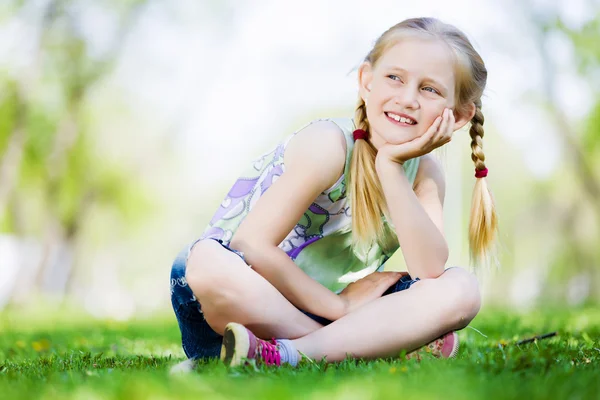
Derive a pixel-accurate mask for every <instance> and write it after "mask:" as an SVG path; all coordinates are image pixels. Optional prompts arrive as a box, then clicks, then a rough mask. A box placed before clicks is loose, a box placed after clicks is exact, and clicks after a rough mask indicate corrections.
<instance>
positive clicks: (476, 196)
mask: <svg viewBox="0 0 600 400" xmlns="http://www.w3.org/2000/svg"><path fill="white" fill-rule="evenodd" d="M475 107H476V109H475V115H474V116H473V118H472V119H471V128H470V129H469V135H470V136H471V159H472V160H473V162H474V163H475V170H476V171H481V170H484V169H486V166H485V154H484V153H483V122H484V118H483V113H482V112H481V100H478V101H476V102H475ZM497 229H498V217H497V215H496V207H495V206H494V199H493V197H492V193H491V192H490V191H489V188H488V186H487V181H486V179H484V178H477V180H476V182H475V187H474V188H473V199H472V201H471V218H470V222H469V248H470V253H471V260H472V262H475V263H476V264H477V263H479V262H488V261H490V260H493V259H495V254H493V252H494V249H492V248H491V247H492V245H493V244H494V241H495V238H496V232H497ZM490 250H491V251H490Z"/></svg>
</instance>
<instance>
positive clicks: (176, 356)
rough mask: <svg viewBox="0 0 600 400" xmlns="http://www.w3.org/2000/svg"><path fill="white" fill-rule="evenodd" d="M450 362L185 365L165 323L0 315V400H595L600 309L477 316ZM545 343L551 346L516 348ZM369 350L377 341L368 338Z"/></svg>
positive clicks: (599, 386) (159, 319)
mask: <svg viewBox="0 0 600 400" xmlns="http://www.w3.org/2000/svg"><path fill="white" fill-rule="evenodd" d="M471 326H472V327H474V328H477V330H478V331H479V332H480V333H479V332H477V331H475V330H473V329H469V328H467V329H465V330H462V331H461V332H460V333H459V335H460V338H461V351H460V353H459V355H458V357H457V358H456V359H452V360H438V359H433V358H429V357H426V358H425V359H423V360H422V361H420V362H418V361H416V360H410V361H402V360H399V359H396V360H379V361H369V362H367V361H360V360H347V361H344V362H342V363H339V364H325V363H314V364H311V363H307V364H305V365H302V366H301V367H300V368H298V369H292V368H289V367H286V368H281V369H273V368H265V367H262V366H260V367H256V366H252V365H250V366H246V367H243V368H236V369H228V368H226V367H225V366H223V365H221V364H220V363H219V362H216V361H214V362H209V363H204V364H200V365H199V366H198V367H197V369H196V370H195V371H194V372H192V373H189V374H175V375H173V374H170V373H169V369H170V368H171V367H172V366H173V365H174V364H176V363H177V362H179V361H181V360H183V359H184V355H183V352H182V350H181V348H180V345H179V331H178V328H177V324H176V321H175V319H174V317H172V316H171V315H160V316H155V317H153V318H152V319H145V320H136V321H129V322H115V321H98V320H94V319H91V318H90V317H86V316H83V315H81V314H79V313H77V312H70V311H69V312H66V311H65V312H62V313H48V312H44V313H42V312H38V313H37V314H31V313H23V312H19V313H17V312H11V313H8V312H5V313H3V314H0V398H1V399H13V398H14V399H16V398H28V399H29V398H43V399H48V398H60V399H71V398H73V399H75V398H77V399H128V400H129V399H137V398H152V399H168V398H195V399H200V398H211V399H212V398H214V399H224V398H255V399H279V398H286V399H287V398H310V399H335V398H343V399H378V398H398V399H413V398H414V399H440V398H443V399H452V398H455V399H482V398H483V399H496V398H499V399H500V398H506V399H515V398H519V399H520V398H523V399H527V400H533V399H557V398H569V399H591V398H595V399H600V309H598V308H593V307H588V308H582V309H577V310H554V311H550V310H543V311H539V310H538V311H535V312H528V313H527V314H524V315H517V314H515V313H510V312H507V311H499V310H492V309H484V311H483V312H482V313H481V314H480V315H479V316H478V317H477V318H476V319H475V320H474V321H473V322H472V323H471ZM549 332H557V333H558V334H557V335H556V336H554V337H551V338H548V339H543V340H535V341H531V342H529V343H526V344H517V342H519V341H520V340H523V339H527V338H530V337H533V336H536V335H541V334H545V333H549ZM373 340H377V339H376V338H373Z"/></svg>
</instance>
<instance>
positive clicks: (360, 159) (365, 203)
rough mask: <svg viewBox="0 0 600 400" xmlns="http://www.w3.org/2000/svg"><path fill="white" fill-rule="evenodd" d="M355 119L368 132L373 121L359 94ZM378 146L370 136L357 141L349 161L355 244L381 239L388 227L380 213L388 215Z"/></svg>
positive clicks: (379, 240) (366, 245)
mask: <svg viewBox="0 0 600 400" xmlns="http://www.w3.org/2000/svg"><path fill="white" fill-rule="evenodd" d="M354 123H355V125H356V128H357V129H363V130H364V131H365V132H367V133H369V136H370V124H369V120H368V119H367V109H366V104H365V102H364V100H363V99H362V98H361V97H360V96H359V99H358V102H357V105H356V109H355V113H354ZM376 155H377V150H376V149H375V147H373V145H372V144H371V143H370V142H369V141H367V140H362V139H361V140H357V141H356V142H355V143H354V150H353V151H352V159H351V161H350V190H349V192H350V202H351V207H352V232H353V235H352V237H353V240H352V241H353V245H354V246H359V247H363V246H365V247H370V246H371V245H372V244H373V242H380V243H381V242H382V241H383V239H384V235H385V233H384V232H385V227H384V224H383V221H382V218H381V216H382V215H385V212H386V211H385V210H386V208H385V197H384V195H383V190H382V189H381V184H380V182H379V178H378V177H377V172H376V170H375V156H376Z"/></svg>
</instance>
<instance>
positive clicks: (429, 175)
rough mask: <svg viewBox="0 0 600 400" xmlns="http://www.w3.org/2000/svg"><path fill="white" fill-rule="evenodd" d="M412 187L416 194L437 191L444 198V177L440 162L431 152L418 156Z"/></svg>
mask: <svg viewBox="0 0 600 400" xmlns="http://www.w3.org/2000/svg"><path fill="white" fill-rule="evenodd" d="M413 188H414V191H415V193H416V194H417V195H419V194H425V193H431V192H437V194H438V195H439V196H440V198H441V199H443V198H444V194H445V191H446V178H445V176H444V170H443V168H442V165H441V163H440V162H439V160H438V159H437V158H436V157H435V156H434V155H433V154H431V153H429V154H425V155H423V156H421V157H420V160H419V169H418V170H417V176H416V178H415V182H414V184H413Z"/></svg>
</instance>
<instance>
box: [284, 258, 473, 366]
mask: <svg viewBox="0 0 600 400" xmlns="http://www.w3.org/2000/svg"><path fill="white" fill-rule="evenodd" d="M479 308H480V295H479V286H478V284H477V280H476V278H475V277H474V276H473V275H471V274H470V273H468V272H467V271H465V270H463V269H461V268H452V269H449V270H447V271H446V272H444V273H443V274H442V275H441V276H440V277H439V278H437V279H425V280H422V281H419V282H417V283H415V284H414V285H413V286H411V288H410V289H408V290H405V291H402V292H398V293H393V294H391V295H388V296H384V297H381V298H379V299H376V300H374V301H372V302H371V303H368V304H366V305H365V306H363V307H361V308H360V309H358V310H356V311H355V312H353V313H351V314H348V315H346V316H344V317H342V318H340V319H338V320H337V321H335V322H333V323H332V324H330V325H328V326H325V327H323V328H322V329H319V330H317V331H314V332H312V333H310V334H308V335H306V336H304V337H302V338H300V339H296V340H294V341H293V343H294V345H295V346H296V349H298V350H300V351H301V352H303V353H304V354H306V355H307V356H309V357H311V358H313V359H317V360H320V359H322V358H323V357H325V356H326V357H327V360H328V361H332V362H334V361H341V360H343V359H344V358H346V353H350V354H352V356H354V357H360V358H367V359H373V358H379V357H387V356H394V355H398V354H399V353H400V351H401V350H407V351H411V350H414V349H416V348H418V347H421V346H422V345H424V344H426V343H429V342H431V341H432V340H434V339H436V338H438V337H439V336H441V335H443V334H444V333H447V332H449V331H452V330H457V329H462V328H464V327H465V326H467V325H468V324H469V322H470V321H471V320H472V319H473V318H474V317H475V315H476V314H477V312H478V311H479Z"/></svg>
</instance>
